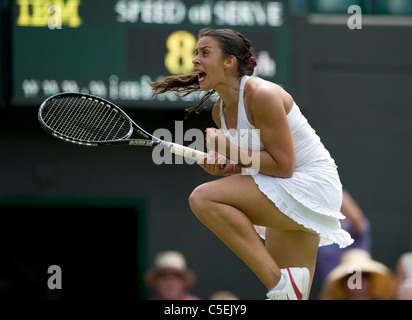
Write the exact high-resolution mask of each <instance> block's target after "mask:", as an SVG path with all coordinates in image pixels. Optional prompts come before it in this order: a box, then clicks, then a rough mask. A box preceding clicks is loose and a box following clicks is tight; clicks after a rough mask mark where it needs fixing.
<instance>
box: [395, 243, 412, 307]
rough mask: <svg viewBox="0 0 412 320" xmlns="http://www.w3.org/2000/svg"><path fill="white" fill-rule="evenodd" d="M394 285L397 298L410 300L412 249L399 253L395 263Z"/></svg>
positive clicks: (411, 295)
mask: <svg viewBox="0 0 412 320" xmlns="http://www.w3.org/2000/svg"><path fill="white" fill-rule="evenodd" d="M411 249H412V246H411ZM396 287H397V288H396V298H397V299H398V300H412V250H411V252H406V253H404V254H403V255H401V256H400V257H399V259H398V261H397V263H396Z"/></svg>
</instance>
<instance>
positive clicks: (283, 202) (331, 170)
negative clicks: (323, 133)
mask: <svg viewBox="0 0 412 320" xmlns="http://www.w3.org/2000/svg"><path fill="white" fill-rule="evenodd" d="M249 79H250V77H249V76H244V77H243V78H242V80H241V83H240V91H239V104H238V120H237V130H236V133H235V134H234V136H232V135H231V134H230V132H229V130H228V128H227V127H226V121H225V117H224V114H223V107H222V106H223V102H222V101H221V104H220V122H221V127H222V130H223V131H224V132H225V135H226V137H227V138H228V139H229V140H230V141H231V142H232V143H234V144H236V145H239V146H240V147H242V148H248V149H252V150H263V149H264V146H263V144H262V142H261V141H260V137H259V136H258V135H256V134H248V138H247V139H244V138H243V136H244V135H245V130H248V131H246V132H254V133H256V130H254V131H253V129H256V127H255V126H253V125H251V124H250V122H249V120H248V119H247V116H246V112H245V106H244V103H243V93H244V88H245V84H246V82H247V81H248V80H249ZM287 118H288V120H289V125H290V128H291V131H292V138H293V143H294V149H295V171H294V172H293V176H292V177H291V178H287V179H284V178H278V177H272V176H268V175H264V174H260V173H257V172H256V171H253V170H250V169H249V170H248V172H249V173H250V174H251V175H252V177H253V179H254V181H255V182H256V184H257V185H258V187H259V189H260V190H261V191H262V192H263V193H264V194H265V195H266V196H267V197H268V198H269V199H270V200H272V201H273V202H274V203H275V205H276V207H277V208H278V209H279V210H280V211H281V212H283V213H284V214H286V215H287V216H288V217H290V218H292V219H293V220H294V221H296V222H297V223H299V224H301V225H303V226H304V227H305V228H307V229H308V231H310V232H315V233H317V234H319V235H320V237H321V241H320V244H319V246H323V245H328V244H332V243H337V244H338V245H339V247H341V248H344V247H346V246H348V245H350V244H351V243H352V242H353V240H352V239H351V237H350V235H349V233H347V232H346V231H345V230H343V229H342V228H341V224H340V221H339V219H344V218H345V216H344V215H342V213H341V212H340V207H341V204H342V184H341V182H340V180H339V175H338V172H337V166H336V165H335V161H334V160H333V159H332V158H331V156H330V154H329V152H328V151H327V150H326V148H325V147H324V145H323V144H322V142H321V141H320V138H319V136H318V135H317V134H316V132H315V130H313V129H312V127H311V126H310V125H309V123H308V121H307V120H306V118H305V117H304V116H303V115H302V113H301V112H300V109H299V107H298V106H297V105H296V103H295V104H294V105H293V107H292V109H291V111H290V112H289V114H288V115H287ZM249 130H251V131H249ZM231 131H232V130H231ZM232 133H233V132H232ZM239 133H240V134H239ZM241 136H242V138H241ZM255 228H256V231H257V232H258V233H259V235H260V236H261V237H262V238H263V239H264V238H265V231H266V228H265V227H262V226H255Z"/></svg>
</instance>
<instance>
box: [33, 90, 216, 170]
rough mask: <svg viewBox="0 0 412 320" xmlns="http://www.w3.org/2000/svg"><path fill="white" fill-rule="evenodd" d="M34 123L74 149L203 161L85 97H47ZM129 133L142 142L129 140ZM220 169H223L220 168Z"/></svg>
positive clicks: (101, 102) (116, 109)
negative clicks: (120, 149)
mask: <svg viewBox="0 0 412 320" xmlns="http://www.w3.org/2000/svg"><path fill="white" fill-rule="evenodd" d="M38 119H39V122H40V124H41V126H42V127H43V129H44V130H45V131H46V132H47V133H49V134H51V135H52V136H54V137H56V138H58V139H61V140H63V141H66V142H70V143H74V144H77V145H83V146H108V145H129V146H146V147H155V146H158V145H161V146H162V147H164V148H166V149H167V150H169V151H170V152H172V153H174V154H178V155H180V156H183V157H185V158H189V159H194V160H196V161H199V160H203V159H204V158H205V157H207V154H206V153H204V152H203V151H199V150H195V149H192V148H188V147H185V146H182V145H180V144H177V143H173V142H168V141H163V140H160V139H159V138H156V137H154V136H153V135H151V134H150V133H148V132H147V131H145V130H144V129H142V128H141V127H139V126H138V125H137V124H136V123H135V122H134V121H133V120H132V119H131V118H130V117H129V116H128V115H127V114H126V113H125V112H124V111H123V110H122V109H120V108H119V107H118V106H116V105H115V104H114V103H112V102H110V101H107V100H105V99H102V98H99V97H96V96H92V95H89V94H83V93H59V94H56V95H54V96H51V97H49V98H47V99H46V100H45V101H44V102H43V103H42V104H41V106H40V108H39V113H38ZM133 133H137V134H139V135H140V137H142V138H141V139H131V138H130V137H131V136H132V134H133ZM220 167H221V169H223V168H224V164H223V165H220Z"/></svg>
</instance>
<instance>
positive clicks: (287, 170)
mask: <svg viewBox="0 0 412 320" xmlns="http://www.w3.org/2000/svg"><path fill="white" fill-rule="evenodd" d="M277 171H278V172H277V176H278V177H280V178H285V179H286V178H291V177H292V176H293V172H294V171H295V160H294V159H287V160H286V161H283V162H279V163H278V170H277Z"/></svg>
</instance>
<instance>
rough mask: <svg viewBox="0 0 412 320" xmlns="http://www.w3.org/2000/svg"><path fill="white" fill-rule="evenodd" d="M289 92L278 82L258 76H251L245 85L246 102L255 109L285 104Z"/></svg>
mask: <svg viewBox="0 0 412 320" xmlns="http://www.w3.org/2000/svg"><path fill="white" fill-rule="evenodd" d="M286 96H289V94H288V93H287V92H286V91H285V90H284V89H283V88H282V87H281V86H279V85H277V84H276V83H273V82H270V81H267V80H264V79H262V78H258V77H252V78H250V79H249V80H248V81H247V82H246V85H245V102H246V103H247V104H248V105H249V106H250V107H252V109H254V106H259V109H260V110H262V109H265V108H271V107H273V106H274V105H276V106H277V107H279V108H280V107H282V106H283V101H284V99H285V97H286ZM252 111H253V110H252Z"/></svg>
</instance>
